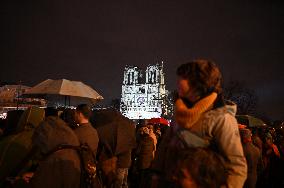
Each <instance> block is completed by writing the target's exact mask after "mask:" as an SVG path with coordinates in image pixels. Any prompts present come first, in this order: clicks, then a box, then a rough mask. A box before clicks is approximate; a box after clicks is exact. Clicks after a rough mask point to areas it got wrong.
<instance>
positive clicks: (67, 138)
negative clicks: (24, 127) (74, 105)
mask: <svg viewBox="0 0 284 188" xmlns="http://www.w3.org/2000/svg"><path fill="white" fill-rule="evenodd" d="M32 143H33V145H34V147H37V148H39V149H40V153H41V154H43V156H45V154H47V153H49V152H50V151H51V150H53V149H54V148H56V147H57V146H58V145H60V144H67V145H73V146H79V141H78V138H77V136H76V135H75V133H74V132H73V130H72V129H71V128H70V127H68V126H67V125H66V124H65V122H64V121H63V120H61V119H60V118H58V117H53V116H49V117H47V118H46V119H45V120H44V121H43V122H42V123H41V124H40V125H39V127H38V128H37V129H36V130H35V133H34V135H33V138H32ZM79 186H80V159H79V156H78V154H77V152H76V151H75V150H72V149H62V150H58V151H56V152H54V153H51V154H50V155H47V156H45V157H44V158H43V159H42V160H40V162H39V166H38V168H37V170H36V171H35V173H34V176H33V178H32V179H31V182H30V187H32V188H37V187H40V188H45V187H46V188H50V187H52V188H71V187H72V188H73V187H74V188H79Z"/></svg>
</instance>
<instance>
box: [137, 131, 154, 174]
mask: <svg viewBox="0 0 284 188" xmlns="http://www.w3.org/2000/svg"><path fill="white" fill-rule="evenodd" d="M154 149H155V146H154V141H153V139H152V138H151V137H150V136H149V135H145V136H141V138H140V140H139V143H138V146H137V149H136V155H137V168H138V169H140V170H142V169H147V168H150V166H151V163H152V161H153V151H154Z"/></svg>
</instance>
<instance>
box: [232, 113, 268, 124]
mask: <svg viewBox="0 0 284 188" xmlns="http://www.w3.org/2000/svg"><path fill="white" fill-rule="evenodd" d="M236 118H237V120H238V123H239V124H243V125H246V126H248V127H261V126H266V124H265V123H264V122H263V121H262V120H261V119H259V118H256V117H254V116H250V115H237V116H236Z"/></svg>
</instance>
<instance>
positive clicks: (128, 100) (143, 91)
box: [120, 62, 167, 119]
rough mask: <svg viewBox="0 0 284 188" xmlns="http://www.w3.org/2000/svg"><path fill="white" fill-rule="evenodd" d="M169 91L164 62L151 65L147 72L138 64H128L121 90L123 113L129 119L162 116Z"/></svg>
mask: <svg viewBox="0 0 284 188" xmlns="http://www.w3.org/2000/svg"><path fill="white" fill-rule="evenodd" d="M166 95H167V91H166V88H165V80H164V72H163V62H162V63H161V64H156V65H149V66H148V67H147V69H146V71H145V72H143V70H141V69H140V68H138V67H136V66H126V67H125V69H124V79H123V84H122V92H121V103H120V111H121V113H122V114H123V115H124V116H126V117H128V118H129V119H150V118H157V117H161V115H162V113H163V110H164V109H163V108H164V105H165V97H166Z"/></svg>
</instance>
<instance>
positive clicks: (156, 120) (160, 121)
mask: <svg viewBox="0 0 284 188" xmlns="http://www.w3.org/2000/svg"><path fill="white" fill-rule="evenodd" d="M147 122H148V123H152V124H162V125H169V122H168V120H166V119H164V118H162V117H161V118H151V119H149V120H148V121H147Z"/></svg>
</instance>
